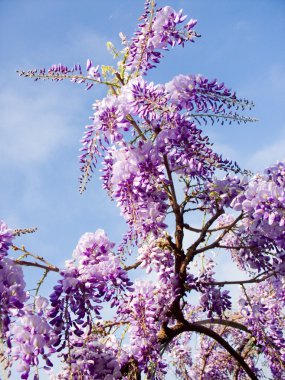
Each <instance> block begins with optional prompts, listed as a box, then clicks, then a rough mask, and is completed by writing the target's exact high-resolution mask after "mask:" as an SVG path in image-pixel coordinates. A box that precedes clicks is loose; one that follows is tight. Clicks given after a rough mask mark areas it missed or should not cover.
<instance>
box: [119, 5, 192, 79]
mask: <svg viewBox="0 0 285 380" xmlns="http://www.w3.org/2000/svg"><path fill="white" fill-rule="evenodd" d="M186 18H187V16H185V15H183V13H182V11H179V12H176V11H175V10H174V9H172V8H171V7H169V6H166V7H163V8H160V9H158V10H156V9H155V2H154V1H152V0H147V1H146V3H145V12H144V14H143V15H142V16H141V18H140V19H141V24H140V25H139V29H138V30H137V31H136V32H135V34H134V37H133V38H132V41H131V44H130V46H129V47H128V51H127V61H126V64H125V65H126V67H127V69H128V70H129V71H131V72H139V71H140V72H141V73H146V72H147V71H148V70H149V69H151V68H153V67H155V65H156V64H157V63H159V61H160V59H161V58H162V57H163V55H162V52H161V50H167V49H168V47H173V46H175V45H184V43H185V42H186V41H190V42H194V38H195V37H196V36H197V35H196V33H195V31H194V30H193V28H194V26H195V25H196V23H197V21H196V20H192V19H191V20H190V21H188V23H184V25H183V26H182V25H181V24H183V22H184V21H185V19H186Z"/></svg>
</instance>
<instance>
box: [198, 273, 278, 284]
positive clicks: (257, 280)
mask: <svg viewBox="0 0 285 380" xmlns="http://www.w3.org/2000/svg"><path fill="white" fill-rule="evenodd" d="M276 274H277V272H271V273H268V274H266V272H263V273H260V274H258V275H257V276H255V277H253V278H251V279H249V280H236V281H216V282H214V281H213V282H201V284H203V285H213V286H215V285H216V286H225V285H243V284H259V283H260V282H262V281H265V280H267V279H268V278H269V277H271V276H274V275H276ZM261 276H262V277H261Z"/></svg>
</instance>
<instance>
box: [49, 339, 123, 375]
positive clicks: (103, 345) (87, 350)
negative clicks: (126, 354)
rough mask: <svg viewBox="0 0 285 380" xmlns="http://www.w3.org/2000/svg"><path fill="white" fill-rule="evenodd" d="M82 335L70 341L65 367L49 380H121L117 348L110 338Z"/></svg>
mask: <svg viewBox="0 0 285 380" xmlns="http://www.w3.org/2000/svg"><path fill="white" fill-rule="evenodd" d="M106 340H107V342H104V338H101V339H100V338H99V337H96V336H92V335H91V336H89V335H83V336H82V337H72V338H71V339H70V345H71V347H72V348H71V350H70V353H69V356H68V358H67V360H66V363H65V367H64V368H63V370H62V371H61V372H60V373H59V374H57V375H52V376H51V377H50V379H51V380H69V379H71V378H72V379H73V380H81V379H94V380H119V379H122V374H121V371H120V366H119V363H118V361H117V359H116V354H117V348H116V344H115V346H114V343H116V342H113V340H112V341H111V342H110V338H109V337H108V338H106V339H105V341H106Z"/></svg>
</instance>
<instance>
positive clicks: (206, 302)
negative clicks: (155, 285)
mask: <svg viewBox="0 0 285 380" xmlns="http://www.w3.org/2000/svg"><path fill="white" fill-rule="evenodd" d="M215 266H216V264H215V262H214V261H213V260H212V259H209V260H207V262H206V264H205V265H204V267H203V268H202V270H201V271H200V273H199V276H197V277H195V276H194V275H192V274H189V275H188V276H187V280H186V281H187V286H188V287H189V289H190V290H196V291H197V292H199V293H201V297H200V305H201V307H202V309H203V311H204V312H205V311H207V317H208V318H213V315H214V314H217V315H218V316H219V317H220V318H222V316H223V313H224V312H225V311H226V310H231V308H232V302H231V297H230V292H229V291H228V290H222V289H221V288H220V287H218V286H215V285H214V284H213V283H215V279H214V274H215V272H214V268H215Z"/></svg>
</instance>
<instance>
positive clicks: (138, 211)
mask: <svg viewBox="0 0 285 380" xmlns="http://www.w3.org/2000/svg"><path fill="white" fill-rule="evenodd" d="M103 166H104V167H103V176H102V179H103V186H104V188H105V189H106V190H107V191H108V192H109V193H110V195H111V196H112V198H114V199H116V200H117V202H118V206H119V207H120V208H121V212H122V214H123V215H124V217H125V218H126V220H127V222H128V223H129V225H130V227H131V228H132V230H133V231H134V234H135V235H136V236H145V235H147V234H148V233H149V232H153V233H154V234H156V235H157V234H158V233H159V231H160V230H162V229H163V228H165V227H166V225H165V223H164V219H165V216H166V210H167V207H168V205H167V203H166V199H167V195H166V192H165V190H164V187H165V183H166V179H165V176H164V173H163V169H162V160H161V157H159V156H158V155H157V152H156V149H155V147H153V145H152V144H151V142H146V143H140V144H139V145H138V147H123V148H121V149H117V150H116V149H110V150H109V155H108V156H107V157H106V158H105V160H104V164H103Z"/></svg>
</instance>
